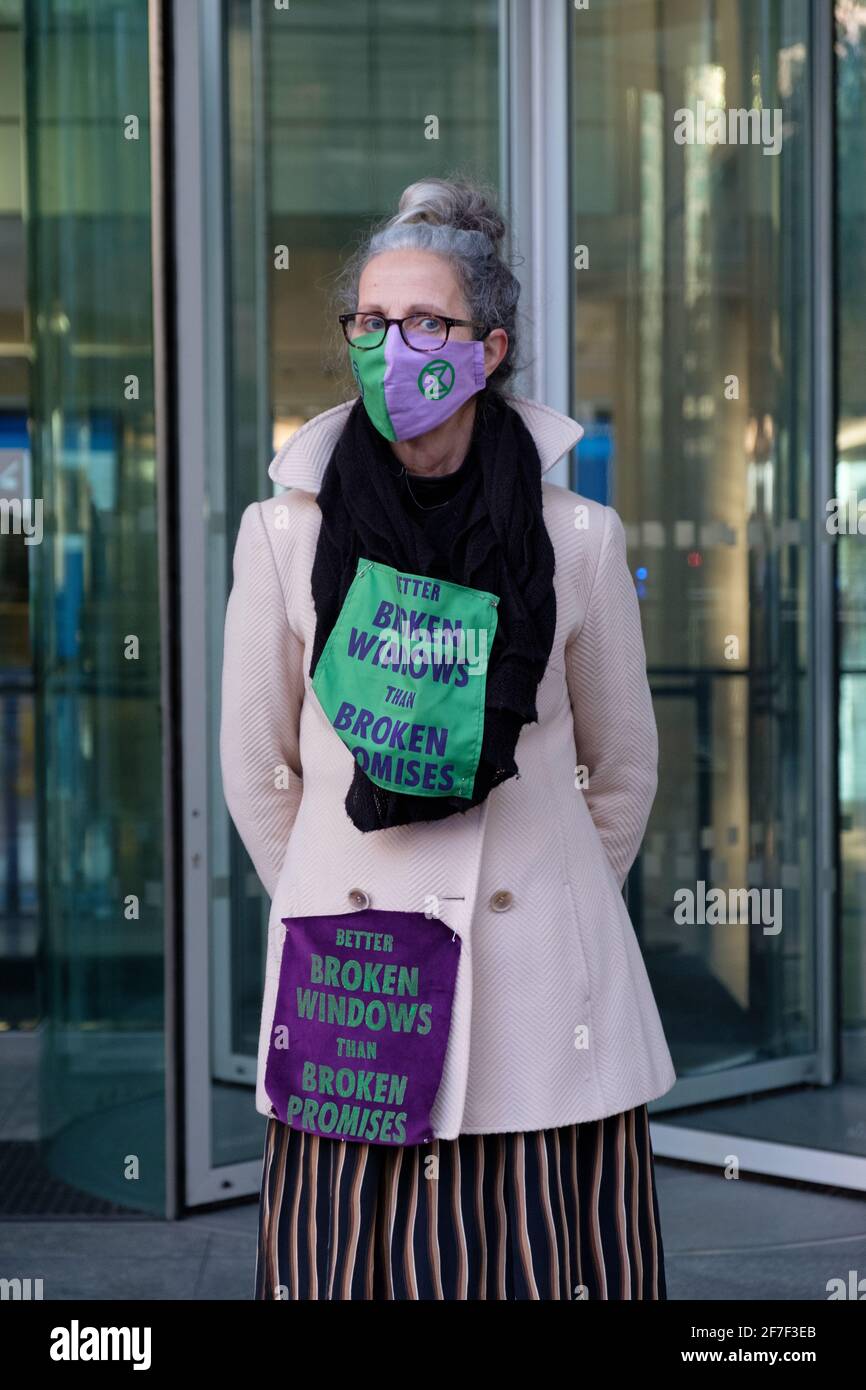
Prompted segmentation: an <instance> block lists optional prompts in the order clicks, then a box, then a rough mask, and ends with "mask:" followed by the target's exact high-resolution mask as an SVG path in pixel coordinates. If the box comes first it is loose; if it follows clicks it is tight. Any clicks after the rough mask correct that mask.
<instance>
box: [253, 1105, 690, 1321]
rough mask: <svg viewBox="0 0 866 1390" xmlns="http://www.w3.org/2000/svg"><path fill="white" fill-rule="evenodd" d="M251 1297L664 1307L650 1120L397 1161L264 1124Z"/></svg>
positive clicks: (515, 1137)
mask: <svg viewBox="0 0 866 1390" xmlns="http://www.w3.org/2000/svg"><path fill="white" fill-rule="evenodd" d="M254 1296H255V1298H257V1299H278V1298H285V1299H301V1300H309V1299H331V1300H335V1299H336V1300H348V1299H369V1300H388V1299H396V1300H407V1299H565V1298H567V1299H574V1298H583V1299H663V1298H666V1297H667V1291H666V1286H665V1272H664V1252H663V1249H662V1238H661V1229H660V1224H659V1209H658V1200H657V1195H656V1185H655V1173H654V1166H653V1152H652V1145H651V1143H650V1133H649V1121H648V1117H647V1111H646V1106H645V1105H640V1106H637V1107H636V1108H635V1109H633V1110H626V1111H623V1112H622V1113H620V1114H617V1115H610V1116H608V1117H607V1118H605V1119H603V1120H592V1121H589V1122H584V1123H582V1124H573V1125H565V1126H563V1127H562V1128H559V1129H546V1130H535V1131H532V1132H530V1133H513V1134H461V1135H460V1136H459V1137H458V1138H457V1139H433V1140H431V1141H430V1142H429V1143H427V1144H419V1145H413V1146H408V1147H398V1148H389V1147H387V1146H385V1145H378V1144H355V1143H347V1142H345V1141H342V1140H339V1139H328V1138H324V1137H322V1136H319V1135H310V1134H306V1133H304V1132H302V1131H300V1130H295V1129H291V1128H289V1127H288V1126H287V1125H284V1124H283V1123H282V1122H281V1121H280V1120H277V1119H269V1120H268V1122H267V1133H266V1137H265V1152H264V1162H263V1165H262V1186H261V1200H260V1206H259V1231H258V1247H257V1256H256V1277H255V1295H254Z"/></svg>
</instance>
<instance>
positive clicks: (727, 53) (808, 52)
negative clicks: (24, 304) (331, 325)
mask: <svg viewBox="0 0 866 1390" xmlns="http://www.w3.org/2000/svg"><path fill="white" fill-rule="evenodd" d="M811 20H812V7H811V6H810V5H809V4H808V3H807V0H762V3H758V4H755V3H754V2H753V0H713V2H712V3H711V0H692V2H691V3H689V4H684V3H680V0H661V3H655V2H654V3H649V0H646V3H644V2H643V0H607V2H606V3H605V4H604V5H599V6H591V7H589V9H587V10H582V11H575V12H574V14H573V16H572V20H571V64H572V81H571V92H572V110H571V115H570V124H571V138H572V169H571V180H572V219H573V233H574V241H575V269H574V272H573V275H574V281H573V291H574V293H573V301H574V305H575V312H574V316H573V364H574V383H573V390H574V403H573V414H574V415H575V416H576V418H578V419H579V420H580V421H581V422H582V423H583V424H584V426H585V427H586V430H587V434H586V438H585V439H584V441H582V442H581V445H580V448H579V451H578V461H577V466H576V474H575V478H574V482H573V486H574V487H575V488H576V489H577V490H578V491H581V492H584V493H588V494H589V495H592V496H596V497H598V498H600V499H601V500H603V501H606V502H610V503H612V504H613V505H614V506H616V508H617V509H618V511H619V512H620V514H621V516H622V518H623V521H624V522H625V525H626V531H627V534H628V539H629V559H630V562H631V565H632V568H633V574H634V579H635V584H636V586H637V592H638V596H639V598H640V601H641V607H642V610H643V625H644V635H645V639H646V646H647V662H648V668H649V676H650V682H651V686H652V689H653V694H654V700H655V708H656V716H657V721H658V727H659V736H660V759H659V767H660V780H659V790H658V795H657V798H656V802H655V805H654V808H653V811H652V815H651V819H650V822H649V825H648V828H647V834H646V838H645V841H644V848H643V852H642V854H641V856H640V858H639V860H638V862H637V864H636V865H635V868H634V870H633V872H632V874H631V877H630V882H629V907H630V911H631V915H632V918H633V920H634V922H635V926H636V929H637V931H638V935H639V937H640V940H641V945H642V948H643V951H644V953H645V957H646V959H647V964H648V968H649V970H650V974H651V978H652V982H653V987H654V990H655V992H656V996H657V998H658V1001H659V1005H660V1009H661V1013H662V1016H663V1019H664V1023H665V1029H666V1032H667V1035H668V1038H669V1041H670V1045H671V1050H672V1054H673V1057H674V1062H675V1065H676V1068H677V1072H678V1076H679V1078H680V1080H679V1082H678V1084H677V1086H676V1088H675V1089H674V1091H673V1092H671V1093H669V1095H668V1096H666V1097H664V1099H663V1101H662V1102H661V1103H660V1104H659V1105H657V1106H655V1107H654V1110H656V1111H657V1110H659V1109H662V1110H665V1111H668V1110H670V1109H671V1108H678V1107H682V1106H684V1105H685V1104H687V1103H688V1104H696V1103H703V1102H709V1101H717V1100H719V1099H721V1098H723V1097H732V1096H736V1095H743V1094H745V1093H750V1092H756V1091H761V1092H763V1091H767V1090H770V1089H776V1088H783V1087H791V1086H794V1085H797V1084H802V1083H818V1082H822V1081H827V1080H829V1079H830V1075H831V1069H832V1059H831V1047H830V1043H831V1032H830V1029H829V1027H828V1026H827V1023H828V1020H827V1011H826V1003H827V993H826V991H827V989H828V988H829V980H828V973H827V969H826V964H827V959H828V953H826V952H824V951H823V940H824V939H826V938H822V935H821V933H822V932H823V933H825V934H826V933H829V931H830V929H831V923H830V920H829V918H828V916H827V910H826V909H827V896H826V893H825V891H824V890H825V886H826V882H827V880H826V878H825V872H826V870H827V868H828V864H827V851H828V846H829V837H828V835H827V833H826V827H827V826H828V825H829V824H830V821H831V820H832V806H831V804H830V802H829V801H826V800H824V799H823V798H822V797H821V796H819V795H818V792H819V789H820V786H821V783H820V781H819V780H818V779H819V778H820V767H819V760H818V758H817V756H816V743H815V739H816V731H817V730H818V729H819V728H820V727H821V724H820V720H819V715H820V718H821V719H823V720H825V721H826V720H828V719H831V718H832V707H831V706H830V705H829V703H828V704H827V705H826V706H825V707H824V708H822V709H819V707H818V698H819V696H818V694H816V692H818V691H819V687H820V678H821V677H820V671H818V670H817V669H816V645H815V644H816V641H817V640H818V636H819V634H818V633H816V631H815V626H814V623H815V619H814V614H815V611H816V593H817V590H818V587H819V585H818V579H817V576H818V574H819V571H821V572H823V571H822V566H823V556H822V553H821V542H820V539H818V533H819V528H820V526H821V523H822V517H818V518H816V515H815V505H814V502H813V482H814V477H813V472H814V467H815V459H816V457H817V455H816V451H815V447H814V446H815V439H816V429H817V421H816V418H815V411H816V392H815V389H814V373H813V367H814V360H813V353H814V351H815V350H816V349H815V346H814V345H815V342H816V331H815V325H814V324H813V322H812V304H813V299H812V287H813V279H814V270H813V266H814V260H813V251H814V247H813V240H812V239H813V235H814V233H813V227H814V225H815V219H814V217H813V209H814V205H815V201H816V175H815V171H814V168H813V154H812V150H813V121H814V119H815V113H814V111H813V106H812V92H813V73H812V62H813V51H812V31H811V28H810V24H811ZM827 115H828V118H829V113H827ZM824 595H825V598H826V599H827V609H826V612H825V616H824V618H823V622H824V623H825V624H827V622H828V619H829V617H830V615H831V614H832V606H831V596H830V595H829V593H828V592H827V590H826V588H825V589H824ZM828 818H829V820H828ZM707 1123H708V1124H710V1125H711V1124H712V1123H713V1121H712V1117H710V1118H709V1119H708V1120H707Z"/></svg>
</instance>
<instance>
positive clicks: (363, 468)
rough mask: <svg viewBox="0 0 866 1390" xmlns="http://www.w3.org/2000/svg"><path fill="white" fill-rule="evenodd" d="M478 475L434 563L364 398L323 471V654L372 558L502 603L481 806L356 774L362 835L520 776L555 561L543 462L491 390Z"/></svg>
mask: <svg viewBox="0 0 866 1390" xmlns="http://www.w3.org/2000/svg"><path fill="white" fill-rule="evenodd" d="M475 399H476V412H475V425H474V429H473V435H472V443H471V448H473V449H474V450H476V452H477V466H475V467H473V468H471V470H470V471H469V474H468V476H467V478H466V480H465V482H463V483H462V485H461V487H460V488H459V490H458V491H457V493H456V494H455V496H454V497H453V498H452V499H451V501H450V502H449V504H448V505H449V508H452V507H453V508H454V509H455V511H454V516H453V528H454V529H453V537H452V543H451V545H450V554H449V556H448V558H447V560H446V559H444V558H437V552H436V551H435V550H434V547H433V545H432V544H431V542H430V541H429V540H428V539H427V537H426V536H425V533H424V529H423V526H422V525H420V524H419V522H418V520H416V518H415V517H413V516H412V515H411V513H410V512H409V511H408V510H407V509H406V508H405V507H404V506H403V505H402V504H401V501H400V497H399V495H398V491H397V484H396V482H395V475H396V476H397V477H399V476H400V474H401V473H402V465H400V462H399V460H398V459H397V456H396V455H395V454H394V452H393V450H392V449H391V448H390V445H389V444H388V442H387V440H385V439H384V438H383V436H382V435H381V434H379V432H378V430H377V429H376V428H375V426H374V425H373V424H372V422H371V420H370V419H369V417H368V415H367V412H366V410H365V409H364V405H363V403H362V401H361V400H360V399H359V400H358V401H356V403H355V405H354V407H353V408H352V410H351V411H350V412H349V415H348V417H347V420H346V425H345V427H344V429H343V431H342V433H341V435H340V437H339V439H338V441H337V444H336V446H335V448H334V452H333V454H332V455H331V458H330V460H329V462H328V466H327V468H326V470H325V476H324V478H323V480H322V486H321V488H320V490H319V494H318V497H317V501H318V504H319V508H320V510H321V513H322V524H321V529H320V532H319V539H318V544H317V546H316V554H315V559H314V561H313V568H312V574H311V587H312V592H313V601H314V604H315V609H316V633H315V638H314V641H313V652H312V658H311V662H310V674H311V676H312V674H313V673H314V672H315V669H316V665H317V663H318V660H319V657H320V655H321V653H322V650H323V648H324V646H325V642H326V641H327V639H328V636H329V635H330V632H331V629H332V628H333V626H334V623H335V622H336V620H337V617H338V616H339V613H340V609H341V608H342V606H343V602H344V600H345V598H346V594H347V593H348V591H349V586H350V585H351V583H352V580H353V578H354V576H355V571H356V568H357V562H358V558H359V557H360V556H363V557H364V558H366V559H369V560H376V561H378V562H379V563H381V564H385V565H390V566H392V567H393V568H395V569H399V570H405V571H407V572H408V573H410V574H420V575H425V576H427V577H429V578H431V579H446V580H451V581H453V582H454V583H456V584H465V585H468V586H469V587H470V588H475V589H486V590H488V591H489V592H490V593H494V594H498V595H499V606H498V615H499V616H498V624H497V629H496V635H495V637H494V639H493V643H492V645H491V649H490V653H489V657H488V665H487V683H486V699H485V714H484V735H483V740H482V745H481V756H480V758H479V762H478V770H477V773H476V776H475V785H474V789H473V795H472V797H471V798H470V797H458V796H454V797H448V796H443V797H426V796H415V795H412V794H411V793H406V792H392V791H386V790H385V789H384V788H383V787H378V786H376V784H375V783H374V782H372V781H371V780H370V778H369V777H368V776H367V775H366V773H365V772H363V771H362V769H361V768H360V767H359V766H358V765H357V763H356V765H355V771H354V776H353V779H352V784H351V786H350V788H349V792H348V795H347V797H346V811H347V812H348V814H349V817H350V818H351V820H352V822H353V824H354V825H356V826H357V827H358V829H359V830H383V829H386V828H388V827H390V826H395V825H406V824H408V823H410V822H413V821H431V820H441V819H443V818H444V817H445V816H450V815H454V814H455V813H458V812H460V811H466V810H468V809H469V807H470V806H477V805H478V804H479V803H480V802H482V801H483V800H484V799H485V798H486V797H487V795H488V793H489V792H490V791H491V790H492V788H493V787H495V786H498V785H499V783H500V782H504V781H505V780H506V779H507V778H509V777H514V776H517V775H519V773H518V768H517V764H516V762H515V759H514V750H515V746H516V744H517V739H518V736H519V734H520V730H521V728H522V727H523V725H524V724H526V723H534V722H535V721H536V719H537V718H538V711H537V709H536V705H535V694H536V689H537V687H538V683H539V681H540V680H541V677H542V676H543V674H544V671H545V668H546V665H547V660H548V657H549V655H550V649H551V646H552V644H553V633H554V628H555V626H556V597H555V594H554V589H553V572H554V553H553V546H552V544H551V541H550V537H549V536H548V534H547V528H546V527H545V524H544V518H543V515H542V502H541V462H540V460H539V457H538V451H537V449H536V447H535V441H534V440H533V438H532V435H531V434H530V432H529V430H528V429H527V428H526V426H525V425H524V423H523V421H522V419H521V418H520V416H519V414H518V413H517V411H516V410H514V409H513V408H512V407H511V406H509V405H508V404H507V402H505V401H504V400H503V399H502V398H501V397H500V396H498V395H497V394H496V393H495V392H492V391H490V390H489V389H485V390H484V391H482V392H481V393H480V394H479V395H478V396H477V397H476V398H475Z"/></svg>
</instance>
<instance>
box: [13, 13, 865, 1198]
mask: <svg viewBox="0 0 866 1390" xmlns="http://www.w3.org/2000/svg"><path fill="white" fill-rule="evenodd" d="M0 68H2V81H0V102H2V122H0V137H2V143H0V198H2V207H0V236H2V257H0V316H2V322H3V325H4V332H3V349H4V350H3V353H2V356H0V479H2V487H0V501H2V504H3V508H4V523H3V534H2V535H0V584H2V596H0V602H2V611H3V623H2V626H0V670H2V691H3V712H4V718H3V737H2V740H0V758H2V762H3V777H2V784H3V815H2V819H0V961H2V983H0V1028H2V1032H0V1077H2V1080H3V1090H2V1095H3V1097H4V1109H3V1118H2V1120H0V1148H2V1147H3V1146H8V1148H7V1155H8V1156H9V1159H10V1163H12V1164H13V1168H14V1165H15V1164H17V1165H18V1168H17V1169H15V1171H21V1172H24V1171H25V1170H26V1171H28V1172H31V1173H36V1174H37V1175H38V1181H35V1180H34V1181H32V1182H30V1183H29V1184H28V1183H27V1182H24V1181H22V1182H21V1183H20V1184H18V1185H13V1186H14V1195H13V1196H10V1197H9V1199H8V1200H9V1203H10V1204H11V1205H12V1206H13V1209H15V1210H18V1211H45V1212H46V1214H50V1213H51V1212H52V1211H54V1210H56V1209H57V1206H58V1203H62V1202H66V1203H67V1208H66V1209H69V1210H81V1211H89V1210H108V1211H110V1210H115V1209H116V1210H128V1209H130V1208H132V1209H136V1210H142V1211H150V1212H160V1213H162V1212H164V1213H166V1214H168V1215H174V1214H177V1213H178V1212H180V1211H182V1210H183V1209H185V1208H188V1207H195V1206H198V1205H201V1204H204V1203H209V1202H216V1201H220V1200H225V1199H230V1198H235V1197H240V1196H243V1195H245V1194H250V1193H254V1192H256V1191H257V1190H258V1182H259V1178H260V1169H261V1143H262V1137H263V1135H262V1123H261V1117H260V1116H258V1115H257V1114H256V1112H255V1109H254V1103H253V1087H254V1081H255V1055H256V1043H257V1027H258V1009H259V1003H260V998H261V988H262V972H263V968H264V955H263V948H264V941H265V926H266V921H267V903H266V901H265V899H264V897H263V894H262V889H261V887H260V885H259V882H258V879H257V877H256V875H255V873H254V871H253V869H252V866H251V864H250V863H249V861H248V859H247V857H246V855H245V852H244V851H243V848H242V846H241V845H240V842H239V841H238V838H237V835H236V833H235V832H234V829H233V827H232V826H231V823H230V821H229V818H228V814H227V811H226V808H225V804H224V801H223V797H222V791H221V783H220V774H219V757H218V727H219V672H220V662H221V641H222V624H223V616H224V612H225V602H226V597H227V593H228V587H229V583H230V572H231V556H232V551H233V546H234V538H235V535H236V531H237V524H238V521H239V518H240V515H241V512H242V511H243V508H244V506H245V505H246V504H247V503H248V502H250V501H252V500H253V499H256V498H262V497H265V496H267V495H269V494H270V492H271V491H272V486H273V485H272V484H271V483H270V481H269V479H268V476H267V465H268V463H269V461H270V459H271V458H272V457H273V454H274V453H275V452H276V450H277V448H278V447H279V446H280V444H281V443H282V442H283V441H284V440H285V439H286V438H287V437H288V436H289V435H290V434H291V433H292V432H293V431H294V430H296V429H297V428H298V427H299V426H300V425H301V424H302V423H303V422H304V421H305V420H307V419H309V418H311V417H312V416H313V415H315V414H317V413H319V412H320V411H322V410H324V409H326V408H328V407H329V406H331V405H333V404H336V403H337V402H338V401H341V400H344V399H346V398H347V397H348V396H349V395H351V394H352V384H351V377H350V375H349V374H348V372H347V369H346V363H345V361H344V356H343V353H342V351H341V348H340V342H341V340H340V338H339V329H337V330H336V332H335V325H334V324H333V323H332V322H331V318H330V317H329V310H328V293H329V289H330V286H331V283H332V279H333V276H334V275H335V274H336V272H337V271H338V270H339V267H340V265H341V262H342V258H343V257H344V256H345V255H346V254H347V252H348V251H349V250H350V249H351V247H352V246H353V244H354V241H355V239H356V238H357V237H358V236H359V235H360V233H361V232H362V230H363V229H364V228H365V227H366V226H367V225H368V224H369V223H370V222H371V221H372V220H375V219H378V218H379V217H381V216H383V215H385V214H387V213H388V212H389V211H391V210H392V208H393V206H394V204H395V202H396V199H397V197H398V196H399V193H400V192H401V191H402V189H403V188H404V187H405V185H406V184H408V183H410V182H412V181H413V180H415V179H417V178H419V177H421V176H422V175H424V174H425V173H429V174H438V175H445V176H447V175H448V174H451V173H455V172H458V173H465V174H468V175H470V176H472V175H475V176H478V177H480V178H482V179H484V180H485V181H487V182H489V183H492V184H493V185H494V186H495V187H496V188H497V189H499V191H500V194H501V197H502V200H503V203H504V205H505V206H506V208H507V210H508V212H509V216H510V219H511V227H512V238H511V245H510V251H511V252H512V254H513V256H514V260H515V269H516V273H517V274H518V276H519V277H520V279H521V284H522V287H523V298H522V309H523V316H522V322H521V335H522V336H521V358H522V367H521V372H520V377H519V382H518V389H519V390H520V391H521V392H522V393H523V394H525V395H529V396H533V397H535V398H537V399H539V400H543V401H546V402H548V403H549V404H550V405H552V406H554V407H555V408H557V409H559V410H563V411H565V412H566V413H568V414H570V415H572V416H573V417H574V418H575V419H577V420H579V421H580V423H581V424H582V425H583V426H584V429H585V431H586V433H585V436H584V438H583V439H582V440H581V442H580V444H579V445H578V447H577V448H576V449H575V451H574V454H573V456H572V457H571V459H570V460H569V461H568V462H567V463H566V462H564V463H563V464H561V465H559V466H558V472H557V477H556V481H560V482H563V483H566V484H568V485H570V486H571V487H573V488H574V489H576V490H577V491H579V492H581V493H584V494H586V495H589V496H591V497H595V498H598V499H600V500H602V501H605V502H609V503H611V504H613V505H614V506H615V507H616V508H617V510H618V512H619V513H620V515H621V517H622V519H623V522H624V524H625V526H626V531H627V535H628V540H629V560H630V563H631V565H632V570H633V574H634V580H635V584H636V587H637V592H638V596H639V598H640V600H641V609H642V614H643V623H644V635H645V639H646V646H647V660H648V668H649V675H650V682H651V686H652V690H653V696H654V700H655V708H656V715H657V722H658V727H659V736H660V779H659V790H658V795H657V798H656V802H655V805H654V808H653V812H652V815H651V818H650V822H649V826H648V829H647V834H646V838H645V842H644V846H643V850H642V852H641V854H640V856H639V858H638V860H637V862H636V864H635V866H634V868H633V870H632V872H631V874H630V876H629V881H628V884H627V890H626V891H627V895H628V905H629V911H630V913H631V916H632V920H633V921H634V923H635V928H636V930H637V933H638V937H639V940H640V943H641V947H642V949H643V952H644V956H645V959H646V962H647V967H648V970H649V972H650V977H651V979H652V983H653V987H654V990H655V992H656V997H657V999H658V1002H659V1007H660V1011H661V1014H662V1018H663V1021H664V1025H665V1030H666V1033H667V1036H668V1039H669V1041H670V1045H671V1051H672V1053H673V1057H674V1062H675V1065H676V1068H677V1072H678V1076H679V1078H680V1079H679V1081H678V1083H677V1085H676V1087H675V1088H674V1089H673V1091H671V1092H670V1093H669V1094H668V1095H667V1096H665V1097H664V1098H663V1099H662V1100H661V1101H660V1102H658V1103H657V1104H656V1105H654V1106H653V1107H652V1118H653V1142H654V1146H655V1149H656V1152H657V1153H658V1154H659V1155H669V1156H674V1157H681V1158H686V1159H691V1160H693V1161H696V1162H701V1163H708V1164H712V1165H714V1166H716V1165H718V1166H722V1165H723V1164H724V1162H725V1156H726V1155H728V1154H731V1153H735V1154H737V1155H738V1157H739V1161H740V1163H741V1164H742V1166H743V1167H744V1168H748V1169H750V1170H752V1171H757V1172H762V1173H768V1174H777V1175H782V1176H788V1177H800V1178H803V1179H806V1180H809V1181H814V1182H819V1183H832V1184H836V1185H840V1186H849V1187H852V1188H860V1189H863V1188H866V1103H864V1102H866V780H864V777H863V775H862V773H861V772H860V764H861V761H862V760H860V759H859V756H858V755H859V751H860V747H861V745H862V743H863V741H864V738H866V734H864V731H863V730H864V721H863V717H862V715H861V713H860V704H859V695H860V693H861V687H860V684H859V683H860V681H861V680H862V679H863V677H864V671H866V661H864V658H863V653H864V652H866V636H864V632H866V626H864V613H866V608H864V601H866V562H864V559H863V552H862V548H861V547H862V546H863V545H864V544H866V541H864V534H863V533H864V532H866V516H864V520H863V523H862V530H861V529H860V528H859V527H858V515H859V509H858V502H859V491H860V489H861V488H863V489H864V495H866V370H864V366H866V362H864V358H866V289H864V286H866V276H864V275H862V274H860V263H861V261H862V259H863V256H864V250H863V244H864V243H863V238H862V233H861V228H862V219H861V211H862V210H863V209H862V207H861V204H863V203H864V201H866V179H864V178H863V168H864V139H866V137H864V134H863V132H864V130H866V5H864V4H862V3H856V2H855V0H838V3H836V4H835V6H834V5H833V4H831V3H829V0H826V3H825V0H586V3H577V0H440V3H439V4H438V5H436V6H420V5H418V4H416V3H412V0H329V2H328V3H327V4H322V3H320V0H291V2H290V3H289V2H288V0H286V3H284V4H281V3H279V0H277V2H276V3H269V0H174V3H171V2H170V0H39V3H35V4H29V3H24V0H0ZM861 397H863V399H861ZM861 454H862V455H863V457H862V458H861ZM863 511H864V513H866V504H864V508H863ZM744 904H745V905H747V909H746V910H747V911H748V913H749V914H750V916H749V919H748V920H743V912H744ZM10 1190H11V1189H10ZM16 1204H17V1205H16Z"/></svg>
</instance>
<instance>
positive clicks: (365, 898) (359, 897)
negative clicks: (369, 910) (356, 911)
mask: <svg viewBox="0 0 866 1390" xmlns="http://www.w3.org/2000/svg"><path fill="white" fill-rule="evenodd" d="M349 902H350V903H351V904H352V906H353V907H357V908H365V907H369V906H370V895H369V893H365V892H364V890H363V888H350V889H349Z"/></svg>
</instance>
